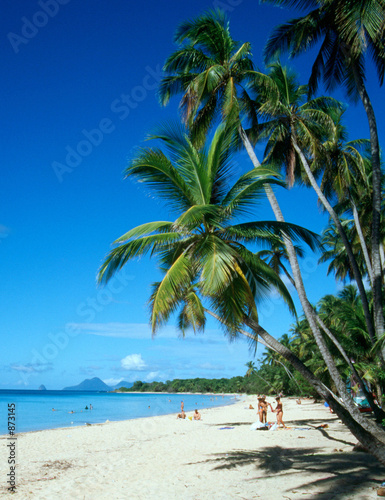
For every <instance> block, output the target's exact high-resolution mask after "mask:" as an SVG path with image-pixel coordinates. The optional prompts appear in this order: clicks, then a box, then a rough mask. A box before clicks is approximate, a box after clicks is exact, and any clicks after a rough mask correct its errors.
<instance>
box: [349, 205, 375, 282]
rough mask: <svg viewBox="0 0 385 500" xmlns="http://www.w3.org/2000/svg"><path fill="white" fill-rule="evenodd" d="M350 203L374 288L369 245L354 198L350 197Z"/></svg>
mask: <svg viewBox="0 0 385 500" xmlns="http://www.w3.org/2000/svg"><path fill="white" fill-rule="evenodd" d="M350 204H351V206H352V211H353V219H354V225H355V226H356V231H357V234H358V238H359V240H360V244H361V249H362V254H363V256H364V259H365V264H366V269H367V270H368V276H369V280H370V284H371V286H372V288H373V283H374V276H373V268H372V263H371V262H370V257H369V252H368V247H367V246H366V242H365V238H364V235H363V232H362V227H361V223H360V219H359V216H358V211H357V207H356V204H355V203H354V201H353V200H352V199H350Z"/></svg>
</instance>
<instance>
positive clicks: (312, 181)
mask: <svg viewBox="0 0 385 500" xmlns="http://www.w3.org/2000/svg"><path fill="white" fill-rule="evenodd" d="M293 146H294V149H295V150H296V152H297V154H298V155H299V157H300V159H301V163H302V166H303V168H304V170H305V172H306V175H307V177H308V179H309V181H310V184H311V185H312V187H313V189H314V191H315V192H316V193H317V196H318V199H319V200H320V201H321V203H322V204H323V206H324V207H325V209H326V210H327V212H328V213H329V215H330V217H331V218H332V220H333V221H334V223H335V225H336V228H337V230H338V233H339V235H340V236H341V239H342V242H343V244H344V246H345V248H346V252H347V254H348V257H349V261H350V264H351V266H352V271H353V275H354V279H355V281H356V283H357V287H358V290H359V292H360V296H361V300H362V307H363V310H364V315H365V322H366V327H367V329H368V334H369V337H370V339H371V342H372V344H373V345H374V344H375V342H376V334H375V330H374V328H373V322H372V318H371V315H370V310H369V303H368V298H367V295H366V292H365V287H364V284H363V281H362V276H361V273H360V270H359V269H358V265H357V261H356V259H355V257H354V254H353V251H352V247H351V245H350V242H349V240H348V238H347V236H346V233H345V231H344V228H343V227H342V224H341V221H340V220H339V218H338V216H337V214H336V213H335V211H334V209H333V207H332V206H331V205H330V203H329V202H328V200H327V199H326V197H325V196H324V194H323V192H322V191H321V188H320V187H319V186H318V184H317V181H316V180H315V178H314V176H313V173H312V171H311V169H310V166H309V164H308V162H307V160H306V158H305V155H304V154H303V153H302V150H301V148H300V147H299V146H298V144H297V141H296V139H295V138H294V137H293ZM382 362H383V360H382Z"/></svg>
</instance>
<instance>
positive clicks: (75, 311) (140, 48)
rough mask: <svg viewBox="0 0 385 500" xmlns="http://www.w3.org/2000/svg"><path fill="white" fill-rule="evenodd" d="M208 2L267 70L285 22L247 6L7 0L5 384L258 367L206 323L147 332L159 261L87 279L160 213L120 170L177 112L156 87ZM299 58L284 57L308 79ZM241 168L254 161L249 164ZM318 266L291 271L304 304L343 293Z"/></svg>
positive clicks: (267, 214)
mask: <svg viewBox="0 0 385 500" xmlns="http://www.w3.org/2000/svg"><path fill="white" fill-rule="evenodd" d="M215 5H221V6H222V7H223V8H225V9H226V11H227V12H228V14H229V16H230V22H231V30H232V34H233V37H234V38H235V39H238V40H240V41H247V40H248V41H250V42H251V43H252V46H253V53H254V61H255V63H256V64H257V65H258V66H259V67H261V68H262V67H263V65H262V56H261V53H262V48H263V45H264V43H265V41H266V39H267V36H268V34H269V33H270V31H271V29H272V28H273V26H275V25H276V24H277V23H279V22H283V21H285V20H286V19H289V18H290V17H292V14H291V13H289V12H287V11H285V10H283V9H278V8H273V7H271V6H267V5H258V3H257V2H255V1H253V0H223V1H221V2H217V3H215V2H213V1H211V2H210V1H205V0H194V1H186V2H183V3H182V2H180V1H175V0H171V1H167V2H166V1H160V0H150V1H145V2H142V3H139V2H132V1H124V0H114V2H107V1H106V0H104V1H102V0H82V1H80V0H60V1H59V0H40V1H38V2H35V1H27V0H21V1H18V2H14V1H13V0H5V1H4V2H3V5H2V11H3V15H2V17H1V19H0V37H1V44H0V51H1V60H2V63H3V68H4V72H3V78H2V79H1V81H0V86H1V96H2V118H3V119H2V133H1V136H2V147H1V160H2V171H3V175H2V182H1V184H0V197H1V201H2V210H1V213H0V269H1V276H2V279H1V285H0V286H1V289H0V293H1V301H0V331H1V337H2V349H1V354H0V357H1V359H0V367H1V384H2V386H1V387H2V388H30V389H35V388H37V387H38V386H39V385H40V384H45V385H46V387H47V388H48V389H61V388H62V387H64V386H68V385H74V384H77V383H79V382H80V381H81V380H83V379H84V378H90V377H94V376H97V377H100V378H101V379H103V380H104V381H106V382H107V383H113V382H118V381H119V380H121V379H125V380H129V381H134V380H138V379H140V380H167V379H172V378H177V377H178V378H189V377H197V376H202V377H209V378H214V377H222V376H224V377H231V376H235V375H243V374H244V373H245V371H246V369H245V366H244V365H245V363H246V362H247V361H249V360H251V359H253V358H252V356H253V355H252V353H251V352H250V351H249V347H248V344H247V343H246V342H244V341H242V340H240V341H237V342H234V343H231V344H229V343H228V342H227V340H226V339H225V338H224V337H223V334H222V332H221V330H220V329H219V327H218V325H217V324H215V323H213V322H211V321H209V324H208V329H207V331H206V332H205V334H204V335H198V336H196V337H194V336H193V335H189V336H188V337H187V338H185V339H180V338H179V337H178V332H177V331H176V328H175V325H174V324H173V323H172V322H171V323H170V324H169V325H168V326H167V327H165V328H164V329H163V330H162V331H161V332H160V333H159V335H157V336H156V337H155V338H154V339H152V338H151V333H150V329H149V327H148V309H147V300H148V297H149V293H150V285H151V283H152V282H153V281H155V280H156V279H157V271H156V263H155V262H151V261H148V260H147V259H142V260H140V261H137V262H130V263H129V264H128V265H127V266H126V268H125V269H124V271H123V272H122V273H121V275H120V276H117V277H116V278H114V279H113V280H111V282H110V284H109V285H108V286H107V287H105V288H98V287H97V285H96V273H97V270H98V268H99V266H100V264H101V262H102V260H103V257H104V256H105V255H106V253H107V252H108V250H109V249H110V245H111V242H112V241H113V240H115V239H116V238H117V237H118V236H120V235H121V234H123V233H124V232H126V231H127V230H128V229H130V228H132V227H134V226H136V225H139V224H141V223H143V222H146V221H151V220H156V219H162V218H163V219H165V218H166V217H168V215H169V214H168V212H167V207H165V206H164V205H163V204H162V203H161V202H160V201H159V200H157V199H154V198H151V197H149V196H147V195H146V194H145V193H144V192H143V191H142V190H141V189H140V187H138V186H137V185H135V184H133V183H131V182H130V181H124V180H123V175H122V172H123V170H124V168H125V166H126V164H127V161H128V159H129V158H131V157H132V155H133V154H134V153H135V151H136V150H137V148H138V147H140V146H142V145H143V143H144V142H143V141H144V138H145V137H146V134H148V133H149V132H150V131H151V130H152V129H153V128H154V127H155V126H156V125H157V124H159V122H163V121H165V120H169V119H172V120H175V119H176V118H177V115H178V111H177V102H176V101H174V102H172V103H171V104H170V105H169V106H168V107H167V108H161V107H160V106H159V104H158V99H157V94H156V90H157V85H158V83H159V80H160V78H161V68H162V65H163V63H164V61H165V59H166V57H167V56H168V55H169V54H170V52H171V51H172V50H174V49H175V45H174V44H173V41H172V40H173V34H174V32H175V29H176V27H177V25H178V24H179V23H180V22H181V21H183V20H185V19H188V18H193V17H195V16H197V15H199V14H200V13H202V12H203V11H205V10H207V9H210V8H212V7H213V6H215ZM310 59H311V55H309V56H306V57H301V58H300V59H298V60H295V61H294V62H293V66H294V67H295V68H296V70H297V71H298V72H299V73H300V75H301V77H302V81H303V82H304V83H305V81H306V78H307V76H308V73H309V69H310V64H309V61H310ZM368 74H369V82H368V89H369V92H370V95H371V98H372V101H373V104H374V106H375V108H376V109H377V110H381V109H383V106H384V97H383V90H382V91H380V89H379V88H378V86H377V83H376V80H375V78H374V73H373V71H372V70H371V68H369V73H368ZM335 95H336V96H337V97H339V98H342V99H344V97H343V94H341V93H336V94H335ZM347 115H348V125H349V132H350V138H351V139H353V138H359V137H368V127H367V122H366V117H365V115H364V113H363V111H362V109H361V106H360V105H358V106H349V108H348V111H347ZM377 116H378V120H379V130H380V137H381V138H383V133H382V130H383V129H384V118H382V117H381V116H380V112H379V111H377ZM257 153H259V154H260V153H261V151H257ZM239 165H240V170H241V171H245V170H247V169H248V168H250V165H249V163H248V160H247V157H246V156H245V155H241V156H240V160H239ZM277 195H278V198H279V200H280V203H281V205H282V209H283V212H284V214H285V217H286V219H287V220H288V221H291V222H295V223H297V224H301V225H304V226H305V227H308V228H310V229H313V230H314V231H316V232H320V231H321V230H322V228H323V227H324V225H325V223H326V218H325V216H323V215H322V214H321V213H320V210H319V208H318V206H317V202H316V198H315V196H314V195H313V194H312V193H311V192H310V191H305V190H299V189H297V188H295V189H293V190H292V191H290V192H286V191H284V190H281V191H279V192H278V193H277ZM257 217H258V218H272V213H271V211H270V208H269V207H268V206H267V205H263V206H261V208H259V209H258V210H257V211H256V218H257ZM317 260H318V256H317V255H313V254H310V253H309V254H307V256H306V258H305V259H304V260H303V261H302V263H301V265H302V269H303V271H304V277H305V284H306V286H307V289H308V293H309V297H310V300H312V301H317V300H318V299H319V298H320V297H321V296H322V295H324V294H325V293H334V292H335V291H336V290H337V289H338V285H337V284H336V283H335V281H334V279H333V277H326V267H325V266H317ZM260 315H261V323H262V325H263V326H264V327H265V328H266V329H267V330H268V331H269V332H271V333H272V334H273V335H274V336H276V337H279V336H280V335H282V334H283V333H285V332H287V331H288V329H289V327H290V323H291V321H292V318H291V317H290V315H289V313H288V312H287V310H286V309H285V307H284V306H283V305H282V304H281V302H280V301H279V300H278V299H277V298H276V297H275V296H274V295H273V296H272V297H271V298H270V300H269V301H266V302H265V303H263V304H261V306H260ZM261 351H262V349H261V348H259V351H258V352H261Z"/></svg>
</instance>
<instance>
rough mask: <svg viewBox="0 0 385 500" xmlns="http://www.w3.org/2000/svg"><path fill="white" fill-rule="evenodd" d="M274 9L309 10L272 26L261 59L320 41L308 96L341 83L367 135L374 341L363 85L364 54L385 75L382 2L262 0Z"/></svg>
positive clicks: (369, 110)
mask: <svg viewBox="0 0 385 500" xmlns="http://www.w3.org/2000/svg"><path fill="white" fill-rule="evenodd" d="M263 1H264V2H268V3H273V4H275V5H279V6H288V7H290V8H291V7H292V8H299V9H307V10H309V9H312V10H309V12H308V13H307V14H306V15H304V16H303V17H300V18H297V19H293V20H291V21H289V22H288V23H286V24H284V25H281V26H278V27H277V28H276V29H275V30H274V32H273V34H272V36H271V37H270V39H269V41H268V43H267V45H266V48H265V55H266V59H267V60H275V59H276V58H277V57H279V54H280V53H281V52H283V51H287V50H288V51H289V52H290V56H291V57H294V56H297V55H299V54H301V53H303V52H305V51H306V50H308V49H310V48H313V47H314V46H315V45H316V44H317V43H318V42H321V46H320V50H319V52H318V55H317V56H316V59H315V62H314V64H313V67H312V72H311V76H310V80H309V91H310V93H311V94H313V93H314V92H315V90H316V89H317V85H318V82H319V80H320V79H321V78H323V80H324V82H325V83H326V87H327V88H328V89H332V88H333V87H334V86H335V85H340V84H341V85H343V86H344V87H345V89H346V90H347V94H348V96H349V97H351V98H353V99H356V98H357V97H359V98H360V99H361V101H362V103H363V106H364V108H365V111H366V114H367V117H368V122H369V131H370V143H371V156H372V158H371V160H372V168H373V176H372V186H373V199H372V204H373V227H372V268H373V297H374V324H375V329H376V333H377V338H378V337H381V336H382V335H383V333H384V315H383V311H382V304H383V301H382V270H381V255H380V245H381V237H380V228H381V179H382V172H381V165H380V148H379V140H378V132H377V123H376V118H375V113H374V109H373V107H372V104H371V101H370V98H369V95H368V93H367V90H366V87H365V55H366V54H367V53H368V52H369V53H370V55H371V56H372V59H373V62H374V65H375V67H376V69H377V73H378V77H379V82H380V84H381V85H382V83H383V79H384V72H385V48H384V32H385V4H384V2H383V0H355V1H349V2H346V1H345V0H307V1H306V0H263Z"/></svg>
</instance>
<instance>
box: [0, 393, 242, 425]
mask: <svg viewBox="0 0 385 500" xmlns="http://www.w3.org/2000/svg"><path fill="white" fill-rule="evenodd" d="M182 400H183V402H184V409H185V411H186V412H190V411H193V410H195V408H198V409H199V410H200V411H201V410H203V409H205V408H213V407H215V406H225V405H229V404H232V403H234V402H235V401H236V396H230V395H222V394H192V393H150V392H143V393H136V392H135V393H133V392H125V393H116V392H95V391H63V390H58V391H51V390H45V391H40V390H23V389H20V390H11V389H9V390H7V389H3V390H0V411H1V414H2V415H3V418H2V419H1V422H0V435H4V434H8V426H7V425H8V424H7V422H8V420H7V419H8V408H9V406H8V405H14V407H15V412H14V414H15V424H16V428H15V434H18V433H20V432H32V431H40V430H45V429H56V428H61V427H74V426H81V425H87V424H100V423H103V422H106V421H107V420H109V421H110V422H113V421H121V420H132V419H135V418H143V417H154V416H158V415H167V414H172V413H177V412H179V411H180V407H181V401H182ZM90 407H92V409H90Z"/></svg>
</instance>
